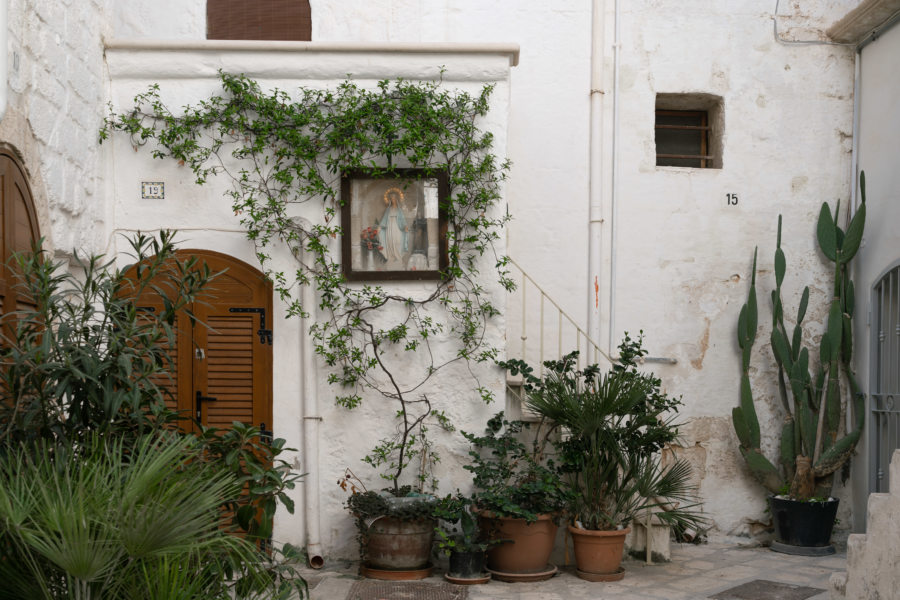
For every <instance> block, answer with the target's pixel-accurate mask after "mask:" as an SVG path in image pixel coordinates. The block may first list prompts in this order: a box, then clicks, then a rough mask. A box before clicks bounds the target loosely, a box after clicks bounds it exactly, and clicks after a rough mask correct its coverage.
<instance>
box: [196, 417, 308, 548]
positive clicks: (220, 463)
mask: <svg viewBox="0 0 900 600" xmlns="http://www.w3.org/2000/svg"><path fill="white" fill-rule="evenodd" d="M198 437H199V439H200V441H201V443H202V447H203V454H202V459H203V460H204V461H205V462H206V463H207V464H208V465H209V466H210V468H214V469H217V470H222V471H225V472H228V473H230V474H231V475H233V476H234V477H235V479H236V480H237V482H238V483H239V484H241V486H243V487H244V488H245V494H244V495H242V496H240V497H234V498H229V499H228V500H226V501H225V502H224V503H223V508H225V509H226V510H227V511H228V512H229V513H230V514H231V515H233V516H232V520H231V526H232V528H233V529H235V530H238V531H242V532H244V533H246V535H247V537H248V539H251V540H254V541H258V542H260V543H261V544H262V545H263V546H267V545H268V540H269V538H271V537H272V523H273V517H274V516H275V509H276V507H277V505H278V504H279V503H280V504H282V505H283V506H284V507H285V509H286V510H287V511H288V512H289V513H291V514H293V512H294V501H293V500H292V499H291V497H290V496H289V495H288V494H287V491H288V490H292V489H294V487H295V485H296V483H297V481H298V480H299V479H300V477H301V476H300V474H298V473H296V472H294V471H292V470H291V468H290V465H289V464H288V463H287V462H286V461H285V460H284V459H283V458H280V456H281V455H282V454H283V453H284V452H285V451H286V450H288V449H287V448H285V441H284V440H283V439H281V438H275V439H267V438H266V437H265V436H263V435H261V432H260V430H259V428H257V427H253V426H250V425H247V424H246V423H240V422H237V421H235V422H233V423H232V424H231V427H230V428H228V429H217V428H215V427H202V428H201V430H200V433H199V435H198Z"/></svg>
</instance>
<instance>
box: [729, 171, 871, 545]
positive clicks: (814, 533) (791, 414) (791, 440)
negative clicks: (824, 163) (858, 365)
mask: <svg viewBox="0 0 900 600" xmlns="http://www.w3.org/2000/svg"><path fill="white" fill-rule="evenodd" d="M859 183H860V192H861V198H862V203H861V204H860V206H859V209H858V210H857V211H856V213H855V214H854V215H853V217H852V219H850V223H849V225H848V226H847V230H846V231H844V230H843V229H841V228H840V227H839V226H838V224H837V221H838V209H839V208H840V203H838V205H837V207H836V208H835V211H834V215H832V213H831V210H830V208H829V206H828V204H827V203H824V202H823V203H822V208H821V210H820V212H819V219H818V224H817V227H816V233H817V236H816V237H817V239H818V243H819V248H820V249H821V251H822V254H823V255H824V256H825V257H826V258H827V259H828V260H829V261H830V262H832V263H834V281H833V286H832V294H831V300H830V308H829V310H828V317H827V321H826V323H825V324H824V333H823V335H822V341H821V344H820V346H819V349H818V356H819V360H818V365H816V366H811V365H810V355H811V354H813V352H814V351H813V352H810V350H809V349H807V347H806V346H804V344H803V328H802V322H803V318H804V317H805V315H806V308H807V304H808V302H809V286H807V287H806V288H804V290H803V295H802V296H801V298H800V306H799V308H798V311H797V318H796V321H795V322H794V326H793V329H792V330H789V329H788V326H787V324H786V323H785V320H784V304H783V302H782V300H781V284H782V282H783V281H784V275H785V270H786V260H785V255H784V251H783V250H782V249H781V216H779V217H778V238H777V243H776V248H775V290H773V292H772V333H771V337H770V344H771V348H772V354H773V356H774V358H775V364H776V365H777V368H778V396H779V398H780V400H781V407H782V409H783V415H784V424H783V426H782V430H781V452H780V454H781V456H780V460H779V463H780V464H779V466H776V465H775V464H773V463H772V462H771V461H770V460H769V459H768V458H766V457H765V456H764V455H763V453H762V451H761V450H760V445H761V435H760V426H759V419H758V418H757V414H756V407H755V406H754V403H753V394H752V390H751V387H750V354H751V351H752V348H753V342H754V341H755V339H756V329H757V305H756V252H755V251H754V255H753V274H752V276H751V280H750V292H749V295H748V297H747V302H746V303H745V304H744V306H743V307H742V308H741V313H740V316H739V318H738V344H739V345H740V347H741V398H740V405H739V406H737V407H735V408H734V409H733V411H732V417H733V421H734V430H735V432H736V433H737V436H738V439H739V440H740V450H741V454H742V455H743V456H744V459H745V460H746V462H747V466H748V467H749V468H750V471H751V472H752V473H753V474H754V475H755V476H756V477H757V478H758V479H759V480H760V482H761V483H762V484H763V485H764V486H765V487H766V488H767V489H768V490H769V491H770V492H771V493H772V494H773V495H772V496H771V498H770V500H769V502H770V509H771V511H772V518H773V521H774V524H775V537H776V540H775V542H774V543H773V544H772V549H773V550H776V551H778V552H785V553H788V554H802V555H807V556H809V555H820V554H831V553H833V552H834V547H833V546H831V544H830V540H831V531H832V528H833V526H834V518H835V514H836V513H837V505H838V501H837V500H836V499H834V498H832V497H831V488H832V482H833V475H834V472H835V471H836V470H837V469H839V468H840V467H841V466H842V465H844V464H845V463H846V462H847V459H849V458H850V455H851V454H852V453H853V449H854V447H855V446H856V443H857V442H858V441H859V437H860V435H861V433H862V427H863V414H864V413H863V411H864V397H863V395H862V394H861V393H860V391H859V386H858V385H857V383H856V377H855V375H854V373H853V369H852V368H851V364H850V361H851V357H852V352H853V329H852V318H853V309H854V291H853V281H852V280H851V279H850V277H849V274H848V272H847V269H848V265H849V262H850V260H851V259H852V258H853V257H854V256H855V255H856V252H857V250H859V246H860V242H861V241H862V236H863V229H864V227H865V220H866V204H865V198H866V193H865V190H866V188H865V175H863V174H860V181H859ZM789 331H791V333H790V334H789ZM844 382H846V383H844ZM851 401H852V403H853V405H854V412H855V417H856V424H855V427H853V428H852V429H849V427H848V426H847V409H848V405H849V404H850V403H851Z"/></svg>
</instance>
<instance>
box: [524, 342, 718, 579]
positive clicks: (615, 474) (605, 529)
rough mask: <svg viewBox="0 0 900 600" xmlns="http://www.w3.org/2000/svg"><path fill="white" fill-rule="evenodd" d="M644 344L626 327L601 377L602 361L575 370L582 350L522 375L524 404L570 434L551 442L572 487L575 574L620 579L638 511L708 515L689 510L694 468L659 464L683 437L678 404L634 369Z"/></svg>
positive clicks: (695, 517) (684, 523) (673, 518)
mask: <svg viewBox="0 0 900 600" xmlns="http://www.w3.org/2000/svg"><path fill="white" fill-rule="evenodd" d="M641 344H642V337H639V338H638V339H637V340H632V339H631V338H630V337H629V336H628V335H627V334H626V336H625V339H624V341H623V342H622V344H621V345H620V346H619V353H620V359H619V364H616V365H614V366H613V368H612V370H611V371H610V372H609V373H607V374H605V375H600V369H599V367H598V366H597V365H591V366H588V367H586V368H585V369H583V370H576V369H575V364H576V361H577V357H578V353H577V352H573V353H571V354H569V355H567V356H565V357H564V358H563V359H562V360H559V361H548V362H546V363H544V365H545V366H546V367H547V373H546V374H545V376H544V378H543V380H539V379H537V378H535V377H534V376H533V375H531V373H530V372H525V373H524V375H525V378H526V381H528V382H529V386H528V388H527V389H528V393H527V395H526V400H525V404H526V406H527V407H528V408H529V409H531V410H533V411H535V412H537V413H538V414H540V415H542V416H543V417H544V418H546V419H547V420H548V421H549V422H550V424H551V429H559V430H561V432H564V433H565V435H561V436H560V437H559V439H558V440H557V441H556V442H555V446H556V447H557V450H558V452H559V454H560V460H561V463H562V469H563V471H564V472H565V478H564V481H565V483H566V485H567V486H569V489H570V490H571V492H572V495H571V500H570V502H569V506H568V508H569V511H568V514H569V527H568V530H569V533H571V534H572V538H573V541H574V545H575V561H576V565H577V569H578V570H577V574H578V576H579V577H581V578H583V579H587V580H589V581H615V580H618V579H621V578H622V577H623V576H624V569H622V567H621V560H622V554H623V549H624V544H625V536H626V535H627V533H628V532H629V524H630V523H631V521H633V520H634V519H635V518H636V517H637V516H638V515H639V514H646V513H647V512H649V513H650V514H652V515H653V516H655V517H657V518H659V519H661V520H662V521H664V522H666V523H669V524H674V525H678V526H680V527H691V528H696V527H700V526H701V525H702V523H703V521H704V519H703V518H702V517H701V516H700V515H699V514H698V513H697V512H696V511H694V510H693V509H694V508H695V507H696V506H697V502H696V500H695V498H694V496H693V489H692V486H691V481H690V467H689V465H688V464H687V463H686V462H684V461H682V460H676V461H675V462H674V463H673V464H672V465H670V466H669V467H667V468H663V467H662V465H661V464H660V455H659V451H660V450H661V449H662V448H663V447H664V446H665V445H666V444H668V443H670V442H672V441H674V440H675V439H676V437H677V433H678V432H677V428H676V426H675V424H674V423H673V418H674V414H673V413H674V411H675V410H676V409H677V407H678V406H679V405H680V404H681V401H680V399H676V398H671V397H669V396H667V395H666V394H664V393H663V392H662V391H661V389H660V385H661V381H660V380H659V379H657V378H656V377H655V376H653V375H652V374H648V373H643V372H641V371H639V370H638V365H637V363H638V360H639V359H640V358H641V357H642V356H643V355H645V354H646V351H645V350H643V348H642V345H641ZM667 415H670V416H667Z"/></svg>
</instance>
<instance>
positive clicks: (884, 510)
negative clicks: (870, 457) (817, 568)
mask: <svg viewBox="0 0 900 600" xmlns="http://www.w3.org/2000/svg"><path fill="white" fill-rule="evenodd" d="M866 531H867V532H868V533H854V534H852V535H851V536H850V538H849V539H848V540H847V572H846V573H835V574H834V575H832V576H831V581H830V587H831V598H832V600H839V599H844V598H846V599H847V600H888V599H889V598H896V597H897V590H900V570H898V569H897V556H898V555H900V450H895V451H894V456H893V458H892V459H891V491H890V493H888V494H870V495H869V505H868V521H867V528H866Z"/></svg>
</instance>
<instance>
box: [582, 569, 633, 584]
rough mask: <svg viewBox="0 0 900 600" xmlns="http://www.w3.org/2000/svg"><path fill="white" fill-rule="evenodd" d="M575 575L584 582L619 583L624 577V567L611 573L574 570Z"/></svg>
mask: <svg viewBox="0 0 900 600" xmlns="http://www.w3.org/2000/svg"><path fill="white" fill-rule="evenodd" d="M575 574H576V575H578V576H579V577H580V578H582V579H584V580H585V581H621V579H622V578H623V577H625V567H619V568H618V569H616V570H615V571H613V572H612V573H591V572H590V571H582V570H580V569H575Z"/></svg>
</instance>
